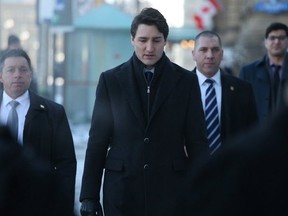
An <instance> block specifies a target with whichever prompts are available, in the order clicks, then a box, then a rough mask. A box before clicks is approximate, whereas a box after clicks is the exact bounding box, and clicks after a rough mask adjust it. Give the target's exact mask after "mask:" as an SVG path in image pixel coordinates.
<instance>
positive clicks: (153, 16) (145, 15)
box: [130, 8, 169, 40]
mask: <svg viewBox="0 0 288 216" xmlns="http://www.w3.org/2000/svg"><path fill="white" fill-rule="evenodd" d="M140 24H145V25H155V26H156V27H157V29H158V31H159V32H161V33H163V35H164V39H165V40H166V39H167V37H168V33H169V27H168V24H167V22H166V19H165V17H164V16H163V15H162V14H161V13H160V12H159V11H158V10H156V9H154V8H144V9H143V10H142V11H141V12H140V14H138V15H137V16H136V17H135V18H134V19H133V22H132V24H131V30H130V31H131V35H132V37H135V35H136V31H137V29H138V26H139V25H140Z"/></svg>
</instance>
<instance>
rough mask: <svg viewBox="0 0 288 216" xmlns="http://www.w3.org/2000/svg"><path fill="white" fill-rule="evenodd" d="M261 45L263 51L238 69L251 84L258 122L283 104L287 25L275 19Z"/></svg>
mask: <svg viewBox="0 0 288 216" xmlns="http://www.w3.org/2000/svg"><path fill="white" fill-rule="evenodd" d="M264 46H265V48H266V51H267V53H266V54H265V55H264V56H263V57H262V58H261V59H259V60H257V61H255V62H252V63H250V64H248V65H245V66H243V67H242V68H241V70H240V78H241V79H244V80H246V81H248V82H250V83H251V84H252V87H253V91H254V94H255V97H256V103H257V111H258V115H259V119H260V121H261V122H262V121H265V120H267V118H269V117H270V116H271V114H272V113H274V112H275V110H277V109H278V108H279V107H281V106H283V99H282V98H283V84H284V83H285V81H286V80H287V78H288V55H287V49H288V27H287V25H286V24H284V23H279V22H276V23H272V24H271V25H269V26H268V27H267V28H266V32H265V39H264Z"/></svg>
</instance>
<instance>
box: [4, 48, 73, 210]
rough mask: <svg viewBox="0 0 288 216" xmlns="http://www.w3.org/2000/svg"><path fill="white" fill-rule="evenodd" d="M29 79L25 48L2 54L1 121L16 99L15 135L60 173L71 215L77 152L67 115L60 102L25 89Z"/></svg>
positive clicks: (28, 62)
mask: <svg viewBox="0 0 288 216" xmlns="http://www.w3.org/2000/svg"><path fill="white" fill-rule="evenodd" d="M31 79H32V71H31V61H30V58H29V56H28V55H27V53H26V52H25V51H23V50H21V49H13V50H9V51H7V52H5V53H4V54H3V56H2V57H1V60H0V81H1V82H2V83H3V87H4V90H3V91H1V93H0V123H1V124H4V125H6V124H7V122H9V119H10V116H9V113H10V111H11V109H12V107H11V105H10V102H11V101H12V102H15V103H17V104H18V106H17V107H16V113H17V115H16V116H17V118H18V119H15V120H14V123H15V124H14V126H16V128H17V129H16V130H15V131H14V133H13V134H15V139H16V140H17V142H18V143H20V145H22V146H23V148H25V149H31V151H33V152H34V154H35V155H36V157H38V158H40V159H41V160H44V161H46V162H48V163H49V166H50V168H51V170H53V172H55V174H56V175H57V176H59V179H60V181H61V184H62V185H63V188H64V189H65V190H64V191H65V193H63V199H65V200H68V203H69V205H70V206H69V207H70V208H69V210H70V211H69V212H67V215H72V214H73V210H74V191H75V176H76V156H75V151H74V145H73V139H72V134H71V130H70V127H69V124H68V120H67V116H66V113H65V110H64V108H63V106H61V105H59V104H56V103H55V102H52V101H49V100H47V99H44V98H42V97H40V96H38V95H36V94H35V93H33V92H32V91H29V90H28V88H29V85H30V83H31ZM12 123H13V122H12Z"/></svg>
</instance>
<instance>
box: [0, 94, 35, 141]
mask: <svg viewBox="0 0 288 216" xmlns="http://www.w3.org/2000/svg"><path fill="white" fill-rule="evenodd" d="M12 100H13V99H12V98H11V97H9V96H8V95H7V94H6V92H5V91H3V97H2V103H1V106H0V123H1V124H2V125H6V124H7V119H8V115H9V112H10V109H11V106H10V105H9V102H10V101H12ZM15 100H16V101H18V102H19V105H18V106H17V107H16V111H17V114H18V142H19V143H20V144H22V143H23V130H24V123H25V117H26V114H27V112H28V109H29V107H30V99H29V93H28V91H26V92H25V93H24V94H23V95H21V96H20V97H18V98H16V99H15Z"/></svg>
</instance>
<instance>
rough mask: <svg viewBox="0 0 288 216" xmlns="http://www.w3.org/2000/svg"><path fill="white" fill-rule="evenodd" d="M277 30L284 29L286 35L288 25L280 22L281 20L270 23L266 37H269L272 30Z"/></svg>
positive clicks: (287, 33) (287, 34)
mask: <svg viewBox="0 0 288 216" xmlns="http://www.w3.org/2000/svg"><path fill="white" fill-rule="evenodd" d="M277 30H284V31H285V33H286V36H288V27H287V25H285V24H283V23H280V22H276V23H272V24H271V25H269V26H268V27H267V29H266V33H265V38H268V35H269V34H270V32H272V31H277Z"/></svg>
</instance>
